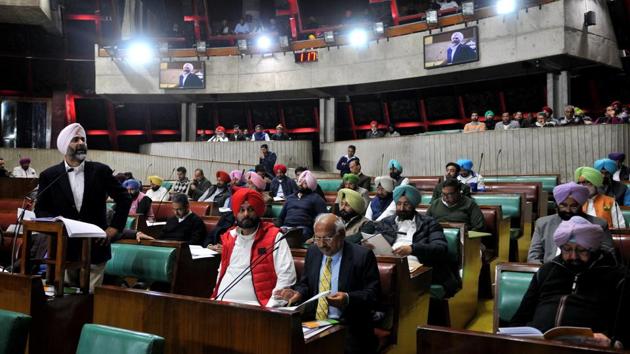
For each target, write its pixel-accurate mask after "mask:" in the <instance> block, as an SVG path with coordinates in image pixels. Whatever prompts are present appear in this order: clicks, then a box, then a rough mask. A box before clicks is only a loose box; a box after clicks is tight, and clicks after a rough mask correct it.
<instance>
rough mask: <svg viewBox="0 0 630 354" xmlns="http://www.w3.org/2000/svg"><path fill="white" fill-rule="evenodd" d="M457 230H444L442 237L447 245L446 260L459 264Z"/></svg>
mask: <svg viewBox="0 0 630 354" xmlns="http://www.w3.org/2000/svg"><path fill="white" fill-rule="evenodd" d="M459 236H460V235H459V229H451V228H448V229H444V237H446V242H447V243H448V258H449V260H450V261H451V262H457V263H458V264H461V263H462V262H461V259H460V252H459Z"/></svg>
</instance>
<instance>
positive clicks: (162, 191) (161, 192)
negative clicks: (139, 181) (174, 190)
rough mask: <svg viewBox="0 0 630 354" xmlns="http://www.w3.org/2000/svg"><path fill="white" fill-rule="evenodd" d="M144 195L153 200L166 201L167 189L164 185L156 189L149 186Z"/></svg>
mask: <svg viewBox="0 0 630 354" xmlns="http://www.w3.org/2000/svg"><path fill="white" fill-rule="evenodd" d="M145 195H146V196H147V197H149V198H151V200H152V201H154V202H168V190H166V188H164V187H160V188H159V189H158V190H157V191H154V190H153V189H150V188H149V190H147V192H146V193H145Z"/></svg>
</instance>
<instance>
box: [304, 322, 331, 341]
mask: <svg viewBox="0 0 630 354" xmlns="http://www.w3.org/2000/svg"><path fill="white" fill-rule="evenodd" d="M332 326H333V325H327V326H324V327H319V328H308V327H302V332H304V339H309V338H312V337H314V336H316V335H318V334H320V333H322V332H323V331H325V330H327V329H328V328H330V327H332Z"/></svg>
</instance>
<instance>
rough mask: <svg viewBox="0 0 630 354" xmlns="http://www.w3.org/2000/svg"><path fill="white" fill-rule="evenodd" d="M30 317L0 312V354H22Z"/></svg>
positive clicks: (17, 313) (4, 311)
mask: <svg viewBox="0 0 630 354" xmlns="http://www.w3.org/2000/svg"><path fill="white" fill-rule="evenodd" d="M30 326H31V316H29V315H25V314H23V313H19V312H13V311H6V310H0V354H18V353H19V354H23V353H24V350H25V348H26V339H27V338H28V330H29V327H30Z"/></svg>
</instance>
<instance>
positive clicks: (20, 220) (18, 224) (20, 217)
mask: <svg viewBox="0 0 630 354" xmlns="http://www.w3.org/2000/svg"><path fill="white" fill-rule="evenodd" d="M72 171H74V167H70V168H68V169H67V170H65V171H64V173H61V174H59V176H57V177H55V179H53V180H52V182H50V183H49V184H48V185H47V186H46V187H45V188H44V189H42V190H41V191H38V192H37V194H36V195H35V197H34V198H32V199H31V198H29V197H28V195H29V194H31V193H32V191H31V192H29V193H28V194H27V195H25V196H24V197H23V198H22V212H20V215H18V217H17V220H16V225H15V230H14V231H13V238H12V240H11V274H13V269H14V268H15V245H16V243H17V236H18V231H19V230H20V227H21V226H22V223H23V221H24V214H25V213H26V208H25V205H24V204H25V201H26V200H27V199H28V200H31V201H32V202H33V203H32V205H35V203H36V202H37V200H38V199H39V197H40V196H41V195H43V194H44V193H45V192H46V191H47V190H49V189H50V188H51V187H52V186H53V185H55V184H56V183H57V181H59V180H60V179H61V177H63V176H67V175H68V173H70V172H72Z"/></svg>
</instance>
